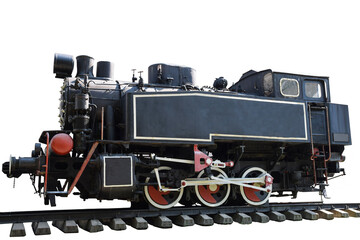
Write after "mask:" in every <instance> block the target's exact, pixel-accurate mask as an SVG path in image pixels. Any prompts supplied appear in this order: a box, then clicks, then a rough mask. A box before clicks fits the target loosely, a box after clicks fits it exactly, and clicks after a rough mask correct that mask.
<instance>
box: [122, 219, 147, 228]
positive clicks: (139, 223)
mask: <svg viewBox="0 0 360 240" xmlns="http://www.w3.org/2000/svg"><path fill="white" fill-rule="evenodd" d="M124 221H125V223H126V224H127V225H130V226H131V227H133V228H135V229H137V230H145V229H148V227H149V225H148V222H147V221H146V220H145V219H144V218H142V217H133V218H128V219H124Z"/></svg>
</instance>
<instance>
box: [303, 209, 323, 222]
mask: <svg viewBox="0 0 360 240" xmlns="http://www.w3.org/2000/svg"><path fill="white" fill-rule="evenodd" d="M301 216H302V217H303V218H304V219H307V220H318V219H319V214H317V213H316V212H313V211H311V210H308V209H305V210H304V211H302V212H301Z"/></svg>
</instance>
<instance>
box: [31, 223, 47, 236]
mask: <svg viewBox="0 0 360 240" xmlns="http://www.w3.org/2000/svg"><path fill="white" fill-rule="evenodd" d="M31 227H32V229H33V231H34V234H35V235H49V234H51V231H50V227H49V224H48V223H47V222H33V223H32V224H31Z"/></svg>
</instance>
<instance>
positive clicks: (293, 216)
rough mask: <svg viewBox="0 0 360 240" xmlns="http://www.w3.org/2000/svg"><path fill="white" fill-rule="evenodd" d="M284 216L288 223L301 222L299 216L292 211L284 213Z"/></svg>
mask: <svg viewBox="0 0 360 240" xmlns="http://www.w3.org/2000/svg"><path fill="white" fill-rule="evenodd" d="M284 215H285V217H286V219H287V220H290V221H301V220H302V216H301V214H300V213H298V212H295V211H292V210H289V211H286V212H284Z"/></svg>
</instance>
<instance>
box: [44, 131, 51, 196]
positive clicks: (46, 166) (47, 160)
mask: <svg viewBox="0 0 360 240" xmlns="http://www.w3.org/2000/svg"><path fill="white" fill-rule="evenodd" d="M49 138H50V137H49V133H48V132H47V133H46V159H45V179H44V192H45V193H46V192H47V182H48V181H47V179H48V166H49Z"/></svg>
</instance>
